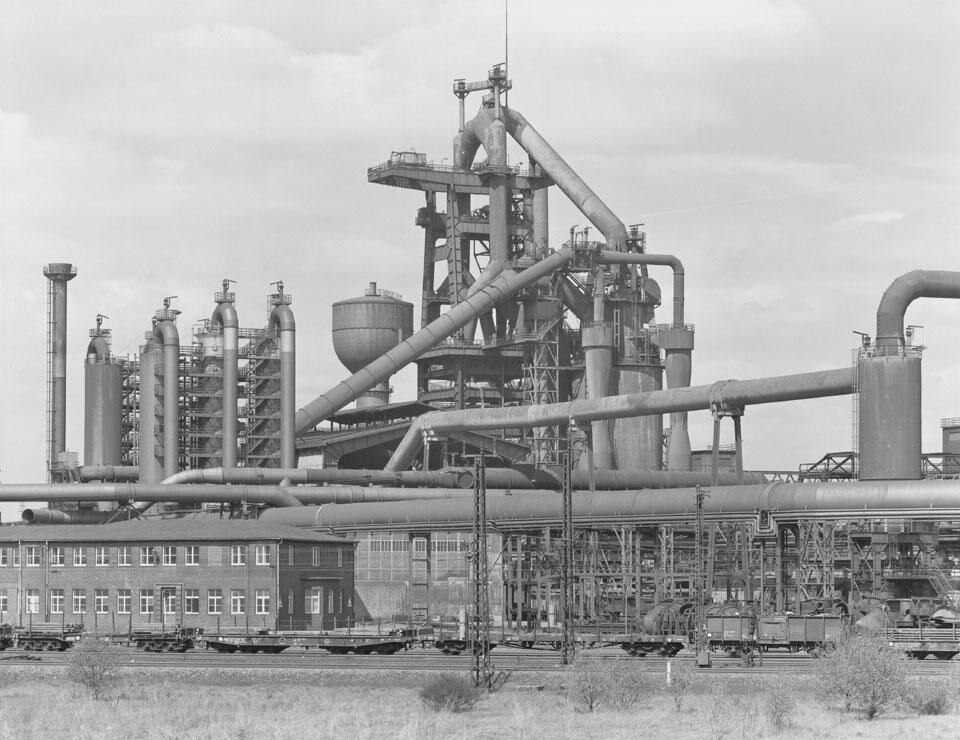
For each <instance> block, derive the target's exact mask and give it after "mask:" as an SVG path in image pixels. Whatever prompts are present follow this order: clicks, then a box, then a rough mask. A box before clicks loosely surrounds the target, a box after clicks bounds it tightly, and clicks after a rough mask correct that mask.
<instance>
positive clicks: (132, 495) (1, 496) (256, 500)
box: [0, 483, 300, 513]
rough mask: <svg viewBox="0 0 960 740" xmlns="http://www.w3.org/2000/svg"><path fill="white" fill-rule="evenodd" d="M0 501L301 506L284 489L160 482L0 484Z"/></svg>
mask: <svg viewBox="0 0 960 740" xmlns="http://www.w3.org/2000/svg"><path fill="white" fill-rule="evenodd" d="M0 501H119V502H124V503H133V502H135V501H142V502H149V503H156V502H161V501H174V502H177V503H189V504H198V503H204V502H210V503H237V504H240V503H249V504H267V505H270V506H300V501H299V500H298V499H297V498H296V497H295V496H293V495H292V494H291V489H290V488H289V487H287V486H244V485H237V486H220V485H212V484H200V485H187V484H184V485H172V486H171V485H166V484H163V483H153V484H147V483H87V484H82V485H77V484H75V483H61V484H56V485H51V486H43V485H34V484H6V485H0ZM112 513H116V512H112Z"/></svg>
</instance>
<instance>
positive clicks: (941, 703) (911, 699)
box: [906, 684, 950, 715]
mask: <svg viewBox="0 0 960 740" xmlns="http://www.w3.org/2000/svg"><path fill="white" fill-rule="evenodd" d="M906 702H907V705H908V706H909V707H910V708H911V709H912V710H913V711H915V712H916V713H917V714H925V715H939V714H946V713H947V712H949V711H950V697H949V696H948V695H947V691H946V689H944V687H943V686H938V685H936V684H934V685H921V686H914V687H913V689H911V690H910V691H909V692H908V693H907V696H906Z"/></svg>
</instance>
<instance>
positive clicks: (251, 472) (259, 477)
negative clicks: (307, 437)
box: [164, 468, 473, 496]
mask: <svg viewBox="0 0 960 740" xmlns="http://www.w3.org/2000/svg"><path fill="white" fill-rule="evenodd" d="M282 481H288V482H289V483H292V484H302V483H353V484H356V485H368V486H374V485H377V486H398V487H423V486H434V487H439V488H470V487H471V486H472V485H473V475H472V474H471V473H470V472H469V471H467V470H453V471H441V470H436V471H431V470H402V471H397V472H389V471H386V470H341V469H320V470H318V469H313V468H231V469H224V468H205V469H203V470H183V471H181V472H179V473H177V474H176V475H174V476H173V477H172V478H170V479H169V480H166V481H164V483H166V484H179V483H245V484H250V485H262V484H265V483H280V482H282ZM291 490H292V491H293V494H294V495H295V496H296V495H299V494H298V491H299V489H291Z"/></svg>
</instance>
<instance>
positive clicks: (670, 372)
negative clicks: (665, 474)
mask: <svg viewBox="0 0 960 740" xmlns="http://www.w3.org/2000/svg"><path fill="white" fill-rule="evenodd" d="M593 259H594V261H595V262H597V263H599V264H602V265H616V264H620V265H666V266H668V267H670V268H671V269H672V270H673V325H672V326H670V327H669V328H668V329H664V330H661V332H660V334H659V336H658V342H659V344H660V346H661V347H662V348H663V353H664V371H665V374H666V376H667V388H686V387H688V386H689V385H690V378H691V354H692V353H693V326H687V325H686V324H684V316H683V302H684V274H685V273H684V269H683V263H681V262H680V260H679V259H677V258H676V257H674V256H673V255H672V254H640V253H636V252H605V251H601V252H597V253H595V254H594V256H593ZM691 463H692V455H691V451H690V433H689V432H688V431H687V412H686V411H674V412H672V413H671V414H670V439H669V440H668V442H667V468H668V469H669V470H689V469H690V466H691Z"/></svg>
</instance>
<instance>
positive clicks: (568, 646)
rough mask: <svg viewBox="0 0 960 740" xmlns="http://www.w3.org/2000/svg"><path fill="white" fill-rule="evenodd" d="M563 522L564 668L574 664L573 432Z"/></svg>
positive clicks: (565, 471)
mask: <svg viewBox="0 0 960 740" xmlns="http://www.w3.org/2000/svg"><path fill="white" fill-rule="evenodd" d="M562 518H563V522H562V529H561V534H560V540H561V542H560V611H561V613H562V615H563V626H562V628H561V630H562V631H561V635H560V659H561V662H562V663H563V665H569V664H570V663H572V662H573V658H574V652H575V650H576V644H575V642H576V637H575V635H574V631H573V621H574V620H573V609H574V603H573V444H572V431H571V432H568V436H567V451H566V452H565V453H564V455H563V517H562Z"/></svg>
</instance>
